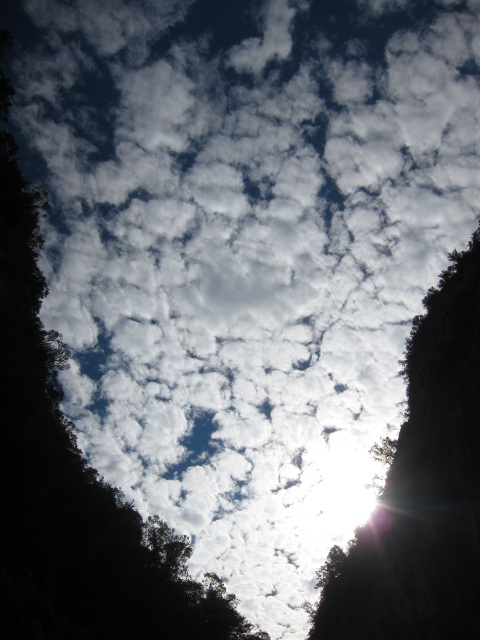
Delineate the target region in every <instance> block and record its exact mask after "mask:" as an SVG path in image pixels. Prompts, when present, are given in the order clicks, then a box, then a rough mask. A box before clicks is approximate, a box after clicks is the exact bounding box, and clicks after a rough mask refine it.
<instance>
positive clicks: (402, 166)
mask: <svg viewBox="0 0 480 640" xmlns="http://www.w3.org/2000/svg"><path fill="white" fill-rule="evenodd" d="M16 4H17V3H16ZM479 15H480V3H479V1H478V0H466V1H462V2H459V1H456V0H437V1H435V2H434V1H433V0H431V1H426V0H425V1H416V2H409V1H408V0H344V1H343V2H339V1H336V2H333V1H332V2H330V1H328V0H325V1H323V2H322V1H320V0H317V1H315V0H311V1H309V0H290V1H289V0H269V1H264V2H250V1H247V0H230V1H229V2H226V1H224V2H220V1H216V2H214V1H213V0H209V1H205V0H197V1H195V0H163V1H162V2H155V1H153V0H145V1H144V2H142V3H139V2H124V1H122V0H105V1H104V2H101V3H100V2H96V1H95V0H82V1H81V2H80V1H73V2H68V3H67V2H62V1H60V0H24V1H23V2H20V3H18V6H16V7H15V8H14V7H13V5H12V6H11V7H10V9H9V10H7V11H5V9H4V14H3V16H2V18H3V23H4V24H5V26H6V27H9V28H10V29H11V31H12V32H13V34H14V36H15V40H16V47H15V49H14V51H13V53H12V54H11V55H10V57H9V59H8V62H9V73H10V76H11V77H12V80H13V81H14V84H15V86H16V90H17V94H16V100H15V105H14V108H13V110H12V116H11V126H12V128H13V130H14V133H15V135H16V137H17V139H18V140H19V142H20V143H21V144H22V161H23V163H24V165H23V166H24V169H25V172H26V173H27V174H28V175H29V176H30V177H31V178H33V179H35V180H39V181H42V182H43V183H44V184H45V185H46V186H47V188H48V190H49V193H50V197H51V201H52V205H53V206H52V212H51V216H50V218H49V219H48V220H45V221H44V230H45V233H46V245H45V250H44V253H43V255H42V257H41V267H42V269H43V271H44V272H45V274H46V276H47V279H48V282H49V288H50V295H49V296H48V298H47V299H46V301H45V303H44V305H43V308H42V319H43V321H44V323H45V325H46V326H47V327H48V328H55V329H57V330H59V331H60V332H61V333H62V335H63V337H64V340H65V342H66V343H67V345H68V346H69V348H70V349H71V351H72V362H71V368H70V369H69V370H68V371H66V372H62V384H63V386H64V389H65V392H66V395H65V402H64V410H65V412H66V414H67V415H68V416H69V417H71V418H72V419H73V420H74V422H75V424H76V426H77V429H78V432H79V444H80V446H81V447H82V449H83V450H84V452H85V454H86V456H87V457H88V459H89V460H90V461H91V463H92V464H93V465H94V466H95V467H96V468H97V469H98V470H99V472H100V473H101V474H102V475H104V476H105V478H106V479H107V480H108V481H110V482H111V483H113V484H115V485H117V486H120V487H121V488H122V489H123V491H124V492H125V494H126V496H127V497H128V498H129V499H134V500H135V503H136V505H137V507H138V509H139V510H140V511H141V513H142V514H143V515H147V514H150V513H158V514H159V515H160V516H161V517H162V518H164V519H165V520H166V521H167V522H168V523H169V524H170V525H172V526H174V527H175V528H176V529H177V530H178V531H179V532H180V533H186V534H188V535H190V536H191V537H192V539H193V540H194V554H193V556H192V560H191V569H192V572H194V573H195V575H201V574H202V573H203V572H204V571H215V572H216V573H218V574H219V575H220V576H222V577H223V578H224V579H225V580H226V582H227V586H228V589H229V590H231V591H233V592H235V593H236V594H237V596H238V597H239V599H240V608H241V610H242V612H243V613H245V615H247V616H248V617H249V618H250V619H251V620H252V621H253V622H255V623H257V624H258V625H259V626H260V627H262V628H263V629H265V630H267V631H268V632H269V633H270V634H271V636H272V638H273V639H275V640H276V639H279V638H282V639H284V640H299V639H300V638H304V637H305V636H306V630H307V627H308V615H307V608H308V606H307V605H308V603H312V602H314V600H315V598H316V597H317V594H316V593H315V591H314V588H313V585H314V584H315V581H316V576H315V570H316V569H318V568H319V567H320V566H321V564H322V563H323V561H324V559H325V557H326V555H327V553H328V550H329V549H330V547H331V546H332V545H333V544H345V543H346V541H347V540H348V539H349V538H350V537H351V535H352V532H353V528H354V526H355V524H357V523H359V521H360V520H361V519H362V518H364V517H366V513H367V511H366V508H367V502H368V500H371V493H370V494H369V492H368V490H367V489H366V486H367V485H368V483H369V482H370V481H371V479H372V477H373V476H374V475H375V473H376V472H377V471H378V470H377V469H376V468H375V467H374V465H373V463H372V462H371V460H370V457H369V454H368V450H369V448H370V447H371V445H372V444H373V443H374V442H375V441H378V440H379V439H380V438H381V437H383V436H385V435H387V434H389V435H390V436H392V437H394V436H395V435H396V433H397V431H398V429H399V427H400V425H401V423H402V412H403V410H404V400H405V389H404V385H403V380H402V378H401V376H399V368H400V367H399V364H398V361H399V360H400V359H401V358H402V353H403V349H404V341H405V338H406V336H407V335H408V333H409V329H410V321H411V319H412V317H413V316H414V315H416V314H418V313H419V312H421V310H422V307H421V300H422V298H423V296H424V295H425V293H426V291H427V289H428V288H429V287H430V286H432V285H434V284H435V283H436V281H437V275H438V273H439V272H440V271H441V270H442V269H444V268H445V267H446V265H447V254H448V253H449V252H450V251H452V250H453V249H454V248H458V249H462V248H464V247H465V245H466V243H467V241H468V239H469V237H470V235H471V233H472V232H473V230H474V229H475V228H476V227H477V223H478V203H479V191H480V188H479V181H478V175H479V168H480V166H479V165H480V160H479V149H480V147H479V139H480V127H479V122H478V114H479V113H480V87H479V64H480V35H479V34H480V28H479V27H480V25H479Z"/></svg>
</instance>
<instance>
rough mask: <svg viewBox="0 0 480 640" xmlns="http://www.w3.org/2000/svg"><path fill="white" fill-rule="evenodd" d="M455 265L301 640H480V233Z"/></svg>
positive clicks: (413, 347) (432, 305)
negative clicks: (352, 530) (367, 509)
mask: <svg viewBox="0 0 480 640" xmlns="http://www.w3.org/2000/svg"><path fill="white" fill-rule="evenodd" d="M451 261H452V265H451V266H450V268H449V269H447V271H445V272H444V273H443V274H442V275H441V276H440V284H439V288H438V289H433V288H432V289H430V291H429V292H428V295H427V296H426V298H425V300H424V305H425V308H426V310H427V313H426V315H424V316H418V317H416V318H415V319H414V322H413V329H412V333H411V336H410V338H409V340H408V341H407V348H406V354H405V360H404V362H403V366H404V374H405V377H406V381H407V385H408V412H407V420H406V422H405V423H404V425H403V426H402V428H401V431H400V435H399V439H398V446H397V451H396V454H395V457H394V460H393V463H392V466H391V468H390V471H389V474H388V477H387V481H386V485H385V490H384V493H383V496H382V499H381V502H380V504H379V507H378V508H377V510H376V512H375V513H374V514H373V516H372V518H371V519H370V521H369V522H368V523H367V524H366V525H365V526H364V527H361V528H359V529H357V532H356V537H355V539H354V541H353V542H352V544H351V547H350V550H349V551H348V553H347V554H346V555H345V554H343V555H342V556H341V559H340V560H341V561H340V562H339V563H337V566H336V567H335V568H334V569H335V570H330V572H329V573H330V579H328V580H327V581H326V585H325V587H324V590H323V593H322V597H321V601H320V605H319V608H318V610H317V612H316V613H315V616H314V619H313V627H312V630H311V632H310V635H309V640H317V639H320V638H321V640H330V639H333V638H335V639H338V640H343V639H353V638H355V640H361V639H363V638H364V639H367V638H368V639H369V640H374V639H376V638H378V639H379V640H380V639H382V640H388V639H390V638H391V639H395V640H397V639H405V640H407V639H408V640H414V639H417V638H418V639H420V638H421V639H422V640H425V639H432V640H433V639H435V640H437V639H440V638H467V639H470V638H471V639H473V638H475V639H477V638H479V637H480V606H479V604H480V230H479V231H477V232H476V233H475V234H474V236H473V238H472V240H471V242H470V245H469V249H468V250H467V251H465V252H463V253H457V252H454V253H453V254H452V255H451ZM332 557H334V556H332Z"/></svg>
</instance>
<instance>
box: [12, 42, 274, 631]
mask: <svg viewBox="0 0 480 640" xmlns="http://www.w3.org/2000/svg"><path fill="white" fill-rule="evenodd" d="M9 44H10V37H9V34H8V33H7V32H5V31H2V30H0V58H1V56H2V54H3V53H4V51H5V49H6V48H7V47H8V46H9ZM13 95H14V91H13V88H12V87H11V85H10V83H9V81H8V79H7V78H6V77H5V75H4V74H3V72H2V71H0V120H4V121H5V120H6V119H7V116H8V109H9V106H10V103H11V101H12V98H13ZM16 154H17V146H16V143H15V141H14V140H13V138H12V136H11V135H10V134H9V133H7V132H6V131H4V130H1V131H0V317H1V321H2V322H1V331H0V354H1V363H2V366H1V368H0V419H1V431H0V433H1V448H0V483H1V486H2V501H1V518H2V524H1V533H2V545H1V547H0V633H1V636H2V638H5V639H6V640H63V639H65V640H100V639H101V640H127V639H128V640H132V639H134V638H158V639H162V638H165V639H166V640H185V639H186V638H196V639H199V640H268V637H269V636H268V634H266V633H264V632H261V631H257V632H255V631H254V627H253V625H252V624H251V623H250V622H249V621H248V620H246V618H244V617H243V616H242V615H241V614H240V613H239V612H238V611H237V609H236V604H237V600H236V598H235V596H234V595H233V594H229V593H227V591H226V588H225V586H224V585H223V583H222V581H221V579H220V578H219V577H218V576H217V575H215V574H214V573H207V574H206V575H205V578H204V579H203V580H202V581H201V582H199V581H196V580H194V579H193V578H192V576H191V575H190V574H189V571H188V566H187V562H188V559H189V557H190V555H191V553H192V548H191V545H190V541H189V540H188V539H187V538H186V537H185V536H181V535H178V534H177V533H176V532H175V531H174V530H173V529H171V528H170V527H169V526H168V525H167V523H165V522H163V521H162V520H160V518H158V517H157V516H152V517H150V518H148V519H147V520H146V521H143V520H142V518H141V517H140V515H139V514H138V512H137V511H136V510H135V509H134V508H133V506H132V504H129V503H128V502H126V501H125V498H124V496H123V495H122V493H121V491H119V490H118V489H117V488H115V487H112V486H111V485H109V484H108V483H107V482H105V481H104V480H103V479H102V478H101V477H99V475H98V474H97V472H96V471H95V470H94V469H92V468H91V467H89V465H88V463H87V461H86V460H85V459H84V458H83V456H82V454H81V452H80V450H79V449H78V447H77V443H76V436H75V428H74V425H73V424H72V423H70V422H69V421H68V420H67V419H66V418H65V416H64V415H63V414H62V412H61V408H60V402H61V399H62V390H61V387H60V385H59V383H58V379H57V374H58V371H59V370H61V369H63V368H65V367H67V366H68V358H69V353H68V350H67V349H66V348H65V346H64V345H63V343H62V340H61V336H60V335H59V334H58V333H57V332H55V331H47V330H45V328H44V326H43V325H42V322H41V320H40V318H39V315H38V312H39V310H40V307H41V304H42V300H43V298H44V297H45V296H46V295H47V293H48V289H47V284H46V281H45V278H44V276H43V274H42V273H41V272H40V270H39V269H38V266H37V258H38V255H39V251H40V249H41V247H42V243H43V237H42V234H41V233H40V230H39V220H40V218H41V216H43V215H47V213H48V198H47V194H46V192H45V191H44V190H43V189H42V188H40V187H37V186H35V185H33V184H31V183H30V182H29V181H28V180H27V179H26V178H25V177H24V176H23V174H22V173H21V171H20V169H19V166H18V162H17V155H16Z"/></svg>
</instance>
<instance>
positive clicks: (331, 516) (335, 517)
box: [322, 448, 378, 536]
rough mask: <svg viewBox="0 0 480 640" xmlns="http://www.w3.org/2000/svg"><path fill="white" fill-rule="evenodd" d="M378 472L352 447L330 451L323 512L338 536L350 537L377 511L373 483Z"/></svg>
mask: <svg viewBox="0 0 480 640" xmlns="http://www.w3.org/2000/svg"><path fill="white" fill-rule="evenodd" d="M375 471H376V468H375V465H374V463H373V462H372V461H370V459H369V458H368V457H366V456H365V455H364V454H363V452H358V451H354V450H351V449H350V448H345V449H344V450H341V449H338V448H336V449H335V450H332V451H331V452H330V456H328V465H326V468H325V473H324V475H323V482H322V485H323V486H322V511H323V515H324V517H325V519H326V520H328V521H329V523H330V526H331V527H332V529H334V530H335V531H337V532H338V533H339V534H342V535H346V536H351V535H352V534H353V532H354V530H355V528H356V527H358V526H360V525H363V524H365V522H367V520H368V519H369V517H370V515H371V514H372V512H373V510H374V509H375V506H376V504H377V495H378V492H377V490H376V489H375V488H374V487H372V486H371V484H370V482H371V479H372V478H373V476H374V475H375Z"/></svg>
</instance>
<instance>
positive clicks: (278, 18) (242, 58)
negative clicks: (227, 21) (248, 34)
mask: <svg viewBox="0 0 480 640" xmlns="http://www.w3.org/2000/svg"><path fill="white" fill-rule="evenodd" d="M263 10H264V17H263V34H262V37H260V38H259V37H255V38H249V39H248V40H245V41H244V42H242V44H240V45H238V46H236V47H234V48H233V50H232V51H231V54H230V64H231V65H232V66H233V67H235V69H236V71H239V72H242V71H243V72H249V73H254V74H258V73H260V72H261V71H262V70H263V68H264V66H265V64H266V63H267V62H268V61H269V60H272V59H280V60H283V59H285V58H287V57H288V56H289V55H290V51H291V48H292V37H291V35H290V24H291V21H292V19H293V17H294V15H295V9H294V8H292V7H291V6H289V3H288V0H265V6H264V9H263Z"/></svg>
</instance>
